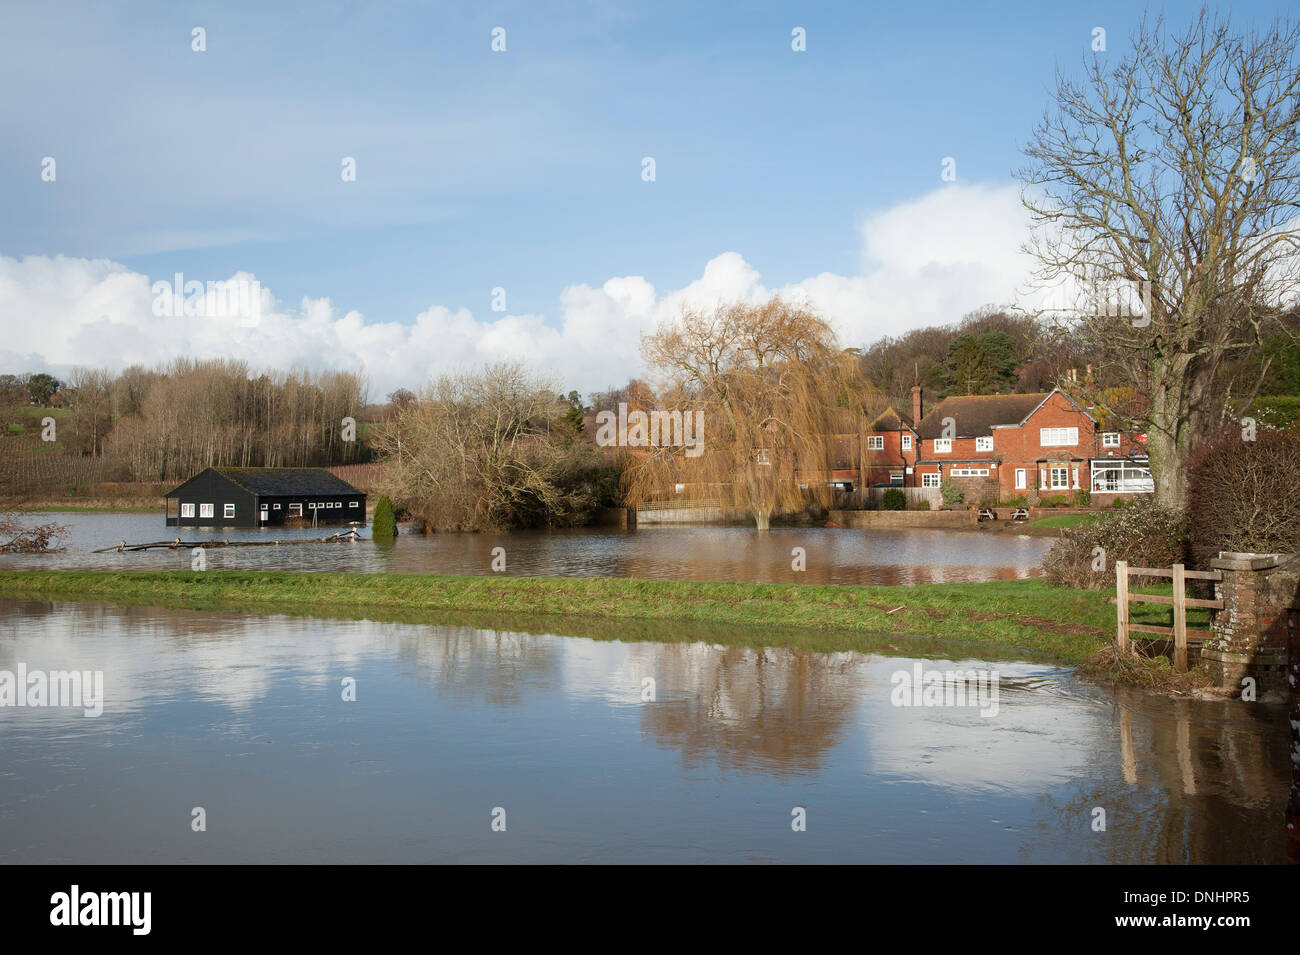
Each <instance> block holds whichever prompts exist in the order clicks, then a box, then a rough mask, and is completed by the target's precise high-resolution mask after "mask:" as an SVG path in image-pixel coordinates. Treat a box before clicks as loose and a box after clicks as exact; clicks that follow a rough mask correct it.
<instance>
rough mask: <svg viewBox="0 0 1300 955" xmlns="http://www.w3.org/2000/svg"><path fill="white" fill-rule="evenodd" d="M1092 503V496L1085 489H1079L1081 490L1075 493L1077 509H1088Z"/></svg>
mask: <svg viewBox="0 0 1300 955" xmlns="http://www.w3.org/2000/svg"><path fill="white" fill-rule="evenodd" d="M1091 503H1092V497H1091V495H1089V494H1088V492H1087V491H1086V490H1084V489H1083V488H1079V490H1077V491H1075V492H1074V506H1075V507H1087V506H1088V505H1089V504H1091Z"/></svg>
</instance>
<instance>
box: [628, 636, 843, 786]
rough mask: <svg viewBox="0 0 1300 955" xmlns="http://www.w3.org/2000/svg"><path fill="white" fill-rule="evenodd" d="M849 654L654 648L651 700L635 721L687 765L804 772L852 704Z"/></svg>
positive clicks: (832, 739)
mask: <svg viewBox="0 0 1300 955" xmlns="http://www.w3.org/2000/svg"><path fill="white" fill-rule="evenodd" d="M857 659H859V658H858V657H856V655H854V654H848V653H835V654H822V653H808V652H801V651H791V650H774V649H751V648H747V647H713V646H709V645H704V644H667V645H660V646H657V647H656V648H655V655H654V673H653V675H654V677H655V681H656V684H657V693H658V702H656V703H654V704H647V705H646V706H645V707H644V715H643V716H642V726H643V727H644V728H645V730H646V732H648V733H650V734H651V735H652V736H654V737H655V739H656V740H657V741H658V742H659V743H660V744H662V745H664V746H671V747H674V748H676V749H680V750H681V752H682V754H683V756H684V757H685V759H686V761H687V762H688V763H690V762H692V761H697V760H705V759H713V760H716V761H717V763H718V764H719V765H720V766H723V767H726V768H733V769H743V770H761V771H764V772H770V773H775V774H781V775H786V774H798V773H811V772H816V771H817V770H818V769H820V766H821V760H822V758H823V757H824V756H825V755H826V754H827V752H828V751H829V750H830V749H831V748H832V747H833V746H834V745H835V744H836V743H837V742H838V741H839V739H840V738H841V735H842V730H843V727H844V725H845V724H846V722H847V721H848V718H849V711H850V709H851V708H852V706H853V704H854V701H855V700H854V693H853V681H852V680H850V679H848V678H847V675H848V673H849V671H850V670H851V669H852V667H853V666H854V661H855V660H857Z"/></svg>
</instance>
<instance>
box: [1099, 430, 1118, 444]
mask: <svg viewBox="0 0 1300 955" xmlns="http://www.w3.org/2000/svg"><path fill="white" fill-rule="evenodd" d="M1119 445H1120V439H1119V432H1118V431H1103V432H1102V435H1101V446H1102V447H1103V448H1118V447H1119Z"/></svg>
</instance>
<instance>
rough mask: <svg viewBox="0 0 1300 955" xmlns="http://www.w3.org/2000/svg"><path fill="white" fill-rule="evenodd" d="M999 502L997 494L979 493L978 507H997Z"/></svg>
mask: <svg viewBox="0 0 1300 955" xmlns="http://www.w3.org/2000/svg"><path fill="white" fill-rule="evenodd" d="M1000 503H1001V501H1000V500H999V498H998V496H997V495H996V494H981V495H980V507H988V508H993V507H997V506H998V504H1000Z"/></svg>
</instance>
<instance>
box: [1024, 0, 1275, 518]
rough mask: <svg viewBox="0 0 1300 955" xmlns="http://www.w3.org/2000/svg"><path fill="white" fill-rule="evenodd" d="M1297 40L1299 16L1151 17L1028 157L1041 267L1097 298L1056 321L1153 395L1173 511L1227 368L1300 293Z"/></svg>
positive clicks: (1060, 92)
mask: <svg viewBox="0 0 1300 955" xmlns="http://www.w3.org/2000/svg"><path fill="white" fill-rule="evenodd" d="M1297 36H1298V34H1297V27H1296V26H1295V25H1294V24H1292V23H1290V22H1287V21H1283V22H1275V23H1274V24H1273V25H1272V26H1271V27H1270V28H1269V29H1268V30H1267V31H1265V32H1262V33H1260V32H1245V33H1238V32H1234V31H1233V30H1232V29H1231V28H1230V26H1229V23H1228V21H1227V20H1226V19H1222V18H1219V17H1217V16H1215V15H1211V14H1210V13H1208V12H1206V11H1205V10H1202V11H1201V13H1200V15H1199V16H1198V17H1197V19H1196V21H1195V22H1194V23H1193V24H1192V25H1191V26H1190V27H1189V28H1188V29H1187V30H1186V31H1185V32H1184V33H1182V34H1181V35H1173V34H1170V33H1167V32H1166V31H1165V29H1164V23H1163V20H1160V19H1157V20H1156V21H1155V22H1154V23H1152V24H1148V23H1147V22H1146V21H1144V22H1143V24H1142V25H1141V26H1140V28H1139V29H1138V31H1137V33H1136V35H1135V36H1134V38H1133V52H1132V53H1131V54H1129V55H1128V56H1127V57H1125V58H1123V59H1122V60H1120V61H1119V62H1118V63H1116V64H1115V65H1113V66H1108V65H1107V62H1108V61H1107V60H1106V58H1105V56H1104V55H1102V56H1098V57H1096V58H1095V59H1094V60H1093V61H1092V62H1091V63H1090V64H1088V65H1087V71H1086V76H1085V78H1084V79H1083V80H1081V81H1073V80H1069V79H1066V78H1064V77H1058V80H1057V90H1056V97H1055V99H1056V101H1055V104H1054V106H1055V108H1054V110H1052V111H1051V112H1049V114H1048V115H1047V116H1046V117H1045V118H1044V119H1043V121H1042V122H1041V123H1040V124H1039V125H1038V126H1037V127H1036V128H1035V130H1034V133H1033V137H1032V139H1031V141H1030V143H1029V145H1028V146H1027V148H1026V150H1025V152H1026V154H1027V156H1028V157H1029V159H1030V160H1031V165H1030V166H1029V168H1027V169H1025V170H1022V171H1021V173H1020V177H1021V179H1022V182H1023V183H1024V186H1025V188H1024V191H1023V202H1024V204H1025V206H1026V207H1027V208H1028V209H1029V210H1030V212H1031V214H1032V217H1033V220H1034V223H1035V226H1036V235H1035V239H1034V241H1033V243H1032V244H1031V246H1030V251H1032V252H1034V253H1035V255H1036V256H1037V257H1038V260H1039V262H1040V265H1041V271H1040V273H1039V278H1040V279H1041V280H1042V282H1043V283H1044V284H1048V285H1056V286H1057V287H1062V286H1065V287H1072V288H1075V289H1082V290H1085V291H1084V297H1085V298H1086V299H1088V300H1089V303H1088V304H1087V305H1085V306H1084V307H1082V308H1075V307H1073V306H1072V307H1071V308H1070V309H1069V310H1068V311H1062V312H1058V313H1057V314H1056V315H1055V318H1056V319H1057V320H1058V321H1059V323H1060V324H1061V325H1063V326H1064V331H1065V332H1066V333H1068V334H1069V335H1070V336H1072V337H1074V338H1075V339H1076V340H1077V341H1078V342H1079V343H1080V345H1082V346H1084V348H1085V350H1086V354H1087V355H1088V356H1089V358H1088V360H1089V361H1091V362H1093V363H1094V364H1095V365H1097V366H1098V367H1099V369H1104V371H1105V374H1103V375H1100V376H1099V380H1108V381H1111V382H1113V381H1115V380H1122V381H1129V382H1134V383H1136V384H1137V385H1138V387H1139V389H1140V390H1141V391H1142V392H1143V394H1144V395H1145V396H1146V398H1147V399H1148V404H1149V411H1148V415H1147V421H1146V425H1147V428H1148V435H1149V445H1148V447H1149V449H1150V454H1151V463H1152V470H1153V472H1154V474H1155V478H1156V493H1157V496H1158V497H1159V499H1160V500H1161V501H1162V502H1164V503H1166V504H1169V505H1171V506H1175V507H1181V506H1182V505H1183V503H1184V499H1185V495H1186V460H1187V457H1188V455H1189V454H1190V453H1191V451H1192V450H1193V449H1194V448H1195V446H1196V443H1197V442H1198V441H1199V440H1200V439H1201V438H1202V437H1203V436H1204V435H1205V434H1207V433H1209V432H1210V431H1211V430H1212V429H1213V426H1214V424H1215V423H1216V422H1217V420H1218V419H1219V418H1220V417H1221V416H1222V415H1223V414H1224V412H1225V409H1226V407H1227V404H1228V401H1227V398H1228V396H1227V394H1226V390H1225V379H1226V378H1227V377H1228V376H1227V370H1228V366H1229V365H1230V364H1231V363H1232V362H1233V360H1234V359H1236V358H1238V357H1241V356H1242V355H1243V354H1245V353H1247V352H1248V351H1249V350H1250V349H1253V348H1255V347H1256V346H1257V345H1258V344H1259V342H1260V340H1261V337H1262V336H1263V335H1264V334H1266V333H1267V331H1268V330H1269V329H1270V328H1271V327H1272V323H1273V322H1274V320H1275V319H1276V317H1277V315H1278V314H1279V312H1280V310H1281V307H1282V304H1283V301H1284V298H1285V297H1286V296H1287V295H1288V294H1289V293H1291V292H1292V291H1293V290H1294V288H1295V280H1296V274H1297V264H1298V263H1300V257H1298V256H1297V255H1296V252H1297V247H1298V246H1300V231H1297V224H1298V223H1300V219H1297V218H1296V216H1297V210H1300V168H1298V163H1297V149H1298V148H1300V130H1298V129H1297V118H1300V114H1298V112H1297V110H1298V101H1297V94H1298V93H1300V69H1298V68H1297V62H1296V50H1297ZM1099 302H1101V303H1102V304H1101V305H1100V306H1099V305H1098V303H1099ZM1094 397H1096V396H1094ZM1246 400H1249V398H1248V397H1247V398H1246ZM1102 410H1103V411H1109V410H1110V409H1107V408H1104V407H1103V408H1102Z"/></svg>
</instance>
